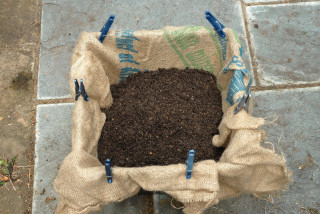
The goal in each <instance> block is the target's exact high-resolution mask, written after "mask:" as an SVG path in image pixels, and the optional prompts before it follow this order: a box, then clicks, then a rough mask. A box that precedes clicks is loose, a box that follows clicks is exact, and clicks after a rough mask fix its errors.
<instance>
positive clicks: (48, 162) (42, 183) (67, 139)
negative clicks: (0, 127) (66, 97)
mask: <svg viewBox="0 0 320 214" xmlns="http://www.w3.org/2000/svg"><path fill="white" fill-rule="evenodd" d="M73 105H74V104H73V103H64V104H48V105H38V106H37V124H36V144H35V166H34V186H33V192H34V193H33V204H32V212H33V213H34V214H43V213H53V211H54V209H55V207H56V204H57V200H58V195H57V194H56V192H55V191H54V188H53V182H54V179H55V177H56V176H57V174H58V170H59V166H60V164H61V162H62V161H63V159H64V158H65V157H66V156H67V154H68V153H70V151H71V129H72V119H71V115H72V109H73Z"/></svg>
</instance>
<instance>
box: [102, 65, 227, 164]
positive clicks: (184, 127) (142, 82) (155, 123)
mask: <svg viewBox="0 0 320 214" xmlns="http://www.w3.org/2000/svg"><path fill="white" fill-rule="evenodd" d="M111 94H112V97H113V104H112V106H111V107H110V108H108V109H101V110H102V111H103V112H104V113H105V114H106V121H105V124H104V127H103V129H102V132H101V137H100V139H99V144H98V158H99V160H100V162H101V163H102V164H104V163H105V159H106V158H108V159H111V162H112V165H113V166H121V167H140V166H150V165H169V164H177V163H185V161H186V159H187V156H188V152H189V150H191V149H193V150H194V151H195V162H197V161H201V160H207V159H213V160H216V161H218V160H219V158H220V156H221V155H222V152H223V151H224V148H217V147H214V146H213V145H212V137H213V136H214V135H216V134H218V133H219V132H218V126H219V123H220V121H221V118H222V115H223V113H222V104H221V95H220V91H219V90H218V88H217V85H216V80H215V76H214V75H212V74H211V73H209V72H206V71H202V70H195V69H186V70H178V69H174V68H173V69H159V70H158V71H145V72H139V73H136V74H133V75H131V76H129V77H128V78H127V79H125V80H124V81H122V82H121V83H119V84H116V85H112V86H111Z"/></svg>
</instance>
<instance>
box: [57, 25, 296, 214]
mask: <svg viewBox="0 0 320 214" xmlns="http://www.w3.org/2000/svg"><path fill="white" fill-rule="evenodd" d="M224 31H225V33H226V35H227V37H226V39H222V38H221V37H219V36H217V35H216V33H215V31H214V30H212V29H209V28H206V27H200V26H186V27H166V28H164V29H163V30H155V31H135V32H133V31H113V32H112V31H111V32H109V34H108V35H107V37H106V39H105V40H104V42H103V43H102V44H101V43H100V42H99V41H98V38H99V34H100V33H82V35H81V36H80V39H79V41H78V43H77V46H76V48H75V50H74V54H73V56H72V60H71V64H72V68H71V72H70V89H71V92H72V94H73V95H75V94H74V83H73V80H74V79H78V80H80V79H83V82H84V85H85V87H86V91H87V94H88V96H89V98H90V100H89V101H88V102H86V101H84V100H83V98H82V97H80V98H79V100H78V101H76V102H75V106H74V110H73V115H72V119H73V129H72V152H71V153H70V154H69V155H68V156H67V157H66V158H65V160H64V161H63V163H62V164H61V167H60V170H59V174H58V176H57V178H56V180H55V183H54V187H55V190H56V191H57V193H58V194H59V203H58V206H57V208H56V213H89V212H91V211H98V210H100V209H101V208H102V207H103V206H104V205H106V204H108V203H111V202H115V201H121V200H124V199H126V198H128V197H130V196H132V195H135V194H137V193H138V192H139V190H140V188H143V189H145V190H149V191H163V192H166V193H167V194H169V195H171V196H172V197H174V198H175V199H177V200H178V201H181V202H183V203H184V204H185V205H186V207H185V208H184V212H185V213H202V212H203V211H204V210H205V209H206V208H207V207H209V206H210V205H213V204H216V203H218V202H219V200H223V199H227V198H230V197H235V196H237V195H239V194H241V193H255V194H263V193H270V192H273V191H276V190H284V189H285V188H286V186H287V184H288V183H289V181H290V173H289V172H288V171H287V169H286V161H285V159H284V158H283V157H282V156H279V155H277V154H276V153H275V152H274V151H271V150H269V149H266V148H263V147H262V146H261V145H260V141H261V131H259V130H258V128H259V127H260V126H261V125H263V124H264V119H262V118H255V117H252V116H250V115H249V114H248V113H247V112H246V111H244V110H242V111H240V112H239V113H238V114H236V115H234V113H233V111H234V109H235V107H236V104H237V102H238V101H239V100H240V99H241V97H242V96H243V94H244V91H245V88H246V87H247V86H248V85H250V84H251V77H250V75H249V73H248V71H247V70H246V69H245V66H244V63H243V60H242V46H241V44H240V41H239V39H238V37H237V35H236V34H235V33H234V31H232V30H231V29H225V30H224ZM159 67H161V68H172V67H175V68H180V69H184V68H185V67H191V68H198V69H204V70H207V71H209V72H212V73H214V74H215V75H216V77H217V83H218V86H219V89H220V90H221V94H222V99H223V100H222V103H223V112H224V116H223V119H222V122H221V124H220V126H219V131H220V134H219V135H217V136H214V137H213V139H212V143H213V145H215V146H224V147H226V149H225V151H224V153H223V155H222V157H221V158H220V161H219V162H215V161H213V160H205V161H200V162H197V163H195V164H194V168H193V172H192V177H191V179H186V165H185V164H173V165H168V166H147V167H135V168H125V167H113V168H112V173H113V182H112V184H108V182H107V178H106V172H105V168H104V166H103V165H102V164H101V163H100V162H99V160H98V158H97V143H98V139H99V137H100V133H101V130H102V127H103V124H104V121H105V118H106V117H105V114H104V113H102V112H101V111H100V108H102V107H103V108H105V107H109V106H110V105H112V96H111V92H110V84H117V83H118V82H119V81H121V80H122V79H125V78H126V77H128V76H129V75H130V74H133V73H136V72H139V71H146V70H157V69H158V68H159Z"/></svg>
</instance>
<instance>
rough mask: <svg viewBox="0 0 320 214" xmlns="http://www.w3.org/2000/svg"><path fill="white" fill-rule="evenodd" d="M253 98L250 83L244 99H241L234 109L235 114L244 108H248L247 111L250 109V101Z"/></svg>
mask: <svg viewBox="0 0 320 214" xmlns="http://www.w3.org/2000/svg"><path fill="white" fill-rule="evenodd" d="M250 98H251V85H249V86H248V87H247V89H246V93H244V95H243V97H242V99H241V100H240V102H239V104H238V105H237V107H236V108H235V110H234V112H233V113H234V114H237V113H238V112H239V111H241V110H242V109H244V110H246V111H247V112H248V111H249V101H250Z"/></svg>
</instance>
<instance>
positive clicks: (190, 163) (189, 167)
mask: <svg viewBox="0 0 320 214" xmlns="http://www.w3.org/2000/svg"><path fill="white" fill-rule="evenodd" d="M193 160H194V150H190V151H189V155H188V159H187V179H190V178H191V174H192V168H193Z"/></svg>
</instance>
